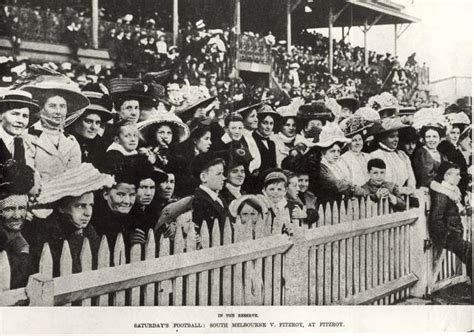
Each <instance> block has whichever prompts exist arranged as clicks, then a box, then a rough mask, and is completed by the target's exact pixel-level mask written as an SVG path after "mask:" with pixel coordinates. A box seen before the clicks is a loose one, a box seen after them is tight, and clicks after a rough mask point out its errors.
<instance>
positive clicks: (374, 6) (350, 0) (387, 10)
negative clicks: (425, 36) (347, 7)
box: [346, 0, 421, 23]
mask: <svg viewBox="0 0 474 336" xmlns="http://www.w3.org/2000/svg"><path fill="white" fill-rule="evenodd" d="M346 2H347V3H350V4H352V5H356V6H361V7H365V8H368V9H371V10H373V11H376V12H380V13H383V14H387V15H390V16H396V17H398V18H400V19H404V20H407V21H411V22H412V23H416V22H420V21H421V20H420V19H419V18H416V17H414V16H411V15H408V14H405V13H403V12H401V11H395V10H391V9H390V8H387V7H383V6H381V5H380V4H376V3H369V2H365V1H364V2H363V1H360V0H346Z"/></svg>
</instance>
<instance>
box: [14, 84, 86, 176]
mask: <svg viewBox="0 0 474 336" xmlns="http://www.w3.org/2000/svg"><path fill="white" fill-rule="evenodd" d="M23 90H25V91H28V92H30V93H31V94H32V96H33V98H34V99H36V100H38V101H39V103H40V104H39V105H40V107H41V110H40V112H39V117H40V121H39V122H37V123H35V124H34V125H33V126H31V127H30V129H29V133H30V134H31V135H32V136H34V137H35V140H34V151H35V156H34V165H35V169H36V170H37V171H38V172H39V174H40V176H41V179H42V180H43V181H44V182H46V181H48V180H50V179H52V178H54V177H55V176H56V175H58V174H61V173H63V172H64V171H66V170H67V169H71V168H74V167H77V166H79V165H80V163H81V157H82V153H81V148H80V146H79V143H78V142H77V140H76V138H75V137H74V136H73V135H69V134H67V133H65V132H64V127H66V126H68V125H69V124H70V123H71V122H72V121H73V120H75V119H76V118H77V117H78V116H80V115H81V113H82V111H83V109H84V108H86V107H87V106H88V105H89V100H88V99H87V98H86V97H85V96H84V95H83V94H82V93H81V92H80V90H79V87H78V86H77V84H76V83H74V82H72V81H71V80H70V79H69V78H67V77H64V76H62V75H39V76H37V77H36V78H34V79H32V80H31V81H29V82H28V83H27V84H26V85H25V86H23Z"/></svg>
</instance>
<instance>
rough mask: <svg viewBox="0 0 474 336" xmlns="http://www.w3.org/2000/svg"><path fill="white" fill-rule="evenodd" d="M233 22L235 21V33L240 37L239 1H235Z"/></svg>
mask: <svg viewBox="0 0 474 336" xmlns="http://www.w3.org/2000/svg"><path fill="white" fill-rule="evenodd" d="M235 20H236V25H235V29H236V33H237V35H240V33H241V26H240V0H235Z"/></svg>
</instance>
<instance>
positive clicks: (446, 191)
mask: <svg viewBox="0 0 474 336" xmlns="http://www.w3.org/2000/svg"><path fill="white" fill-rule="evenodd" d="M430 188H431V190H433V191H436V192H438V193H440V194H443V195H446V196H448V197H449V198H450V199H451V200H452V201H453V202H455V203H460V202H461V191H460V190H459V188H458V187H456V186H452V185H450V184H448V183H446V182H441V183H439V182H436V181H432V182H431V184H430Z"/></svg>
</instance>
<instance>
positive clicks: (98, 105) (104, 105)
mask: <svg viewBox="0 0 474 336" xmlns="http://www.w3.org/2000/svg"><path fill="white" fill-rule="evenodd" d="M82 93H83V94H84V95H85V96H86V97H87V99H89V101H90V105H89V106H88V107H87V108H86V110H85V111H84V113H89V112H90V113H96V114H98V115H99V116H100V118H101V119H102V122H107V121H109V120H110V119H112V117H113V113H112V109H113V102H112V99H111V98H110V95H109V91H108V89H107V88H106V87H105V86H104V85H103V84H98V83H94V84H88V85H86V86H85V87H84V88H83V90H82Z"/></svg>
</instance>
